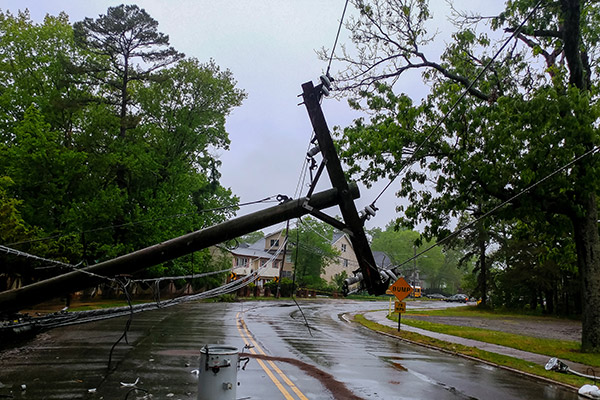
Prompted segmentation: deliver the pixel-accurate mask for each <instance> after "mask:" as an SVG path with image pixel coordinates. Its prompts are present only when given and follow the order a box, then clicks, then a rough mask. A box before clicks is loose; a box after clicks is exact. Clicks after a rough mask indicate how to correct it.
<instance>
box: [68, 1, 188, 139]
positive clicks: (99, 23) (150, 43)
mask: <svg viewBox="0 0 600 400" xmlns="http://www.w3.org/2000/svg"><path fill="white" fill-rule="evenodd" d="M73 28H74V31H75V40H76V42H77V43H78V44H79V45H80V46H82V47H84V48H85V49H88V50H89V51H91V52H93V53H95V54H97V55H100V56H104V57H106V58H107V59H108V60H109V61H110V63H109V69H104V68H103V67H102V66H101V65H94V66H90V67H91V68H92V69H93V68H99V69H100V70H101V71H102V72H103V73H105V75H102V79H103V80H104V82H105V83H106V84H107V85H108V87H109V88H110V89H112V90H116V93H115V98H114V99H113V100H112V101H113V102H114V103H115V104H116V105H118V108H119V117H120V120H121V125H120V128H119V136H120V137H125V135H126V131H127V129H128V128H129V127H133V126H135V119H134V118H129V116H128V114H127V108H128V105H129V104H130V100H131V98H130V95H129V92H128V89H129V84H130V82H132V81H144V80H149V79H151V76H152V73H153V72H154V71H156V70H158V69H160V68H163V67H165V66H167V65H169V64H172V63H173V62H175V61H177V60H179V59H181V58H183V56H184V55H183V54H182V53H179V52H178V51H176V50H175V49H174V48H173V47H169V36H167V35H165V34H164V33H161V32H158V22H157V21H156V20H155V19H153V18H152V17H151V16H150V15H149V14H148V13H147V12H146V11H145V10H144V9H143V8H142V9H140V8H139V7H138V6H136V5H124V4H122V5H120V6H117V7H110V8H109V9H108V11H107V13H106V15H100V16H99V17H98V18H97V19H95V20H93V19H91V18H85V19H84V20H83V21H79V22H76V23H75V24H74V25H73ZM136 59H140V60H141V62H139V61H138V62H137V63H136Z"/></svg>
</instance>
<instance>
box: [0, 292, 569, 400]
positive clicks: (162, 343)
mask: <svg viewBox="0 0 600 400" xmlns="http://www.w3.org/2000/svg"><path fill="white" fill-rule="evenodd" d="M300 304H301V307H302V312H303V313H301V312H300V310H299V309H298V308H297V307H296V306H295V305H294V303H292V302H241V303H189V304H182V305H179V306H176V307H172V308H169V309H159V310H156V311H151V312H146V313H142V314H137V315H135V317H134V319H133V323H132V325H131V330H130V332H129V334H128V337H129V344H126V343H124V342H123V343H120V344H119V345H118V346H116V349H115V353H114V354H113V362H112V364H111V369H110V370H108V369H107V361H108V354H109V351H110V348H111V347H112V345H113V344H114V343H115V341H116V340H117V339H118V338H119V337H120V336H121V334H122V332H123V327H124V325H125V321H126V318H116V319H111V320H105V321H97V322H93V323H88V324H84V325H78V326H71V327H64V328H57V329H54V330H51V331H48V332H46V333H44V334H42V335H38V337H36V338H35V339H34V340H32V341H30V342H28V343H26V344H25V345H23V346H22V347H19V348H16V349H12V350H10V351H4V352H2V353H0V397H8V398H13V399H94V400H95V399H124V398H125V397H126V396H128V395H129V393H130V391H131V390H132V389H131V386H125V385H122V384H121V382H123V383H133V382H136V381H137V382H138V383H137V385H136V387H138V388H139V389H140V390H139V391H137V392H133V393H132V394H131V395H129V397H128V398H129V399H134V398H135V399H143V398H147V399H149V398H154V399H170V398H173V399H194V398H196V397H197V392H198V380H197V377H196V375H194V374H193V373H192V372H193V371H194V370H197V369H198V358H199V354H200V349H201V348H202V346H203V345H205V344H225V345H229V346H234V347H236V348H238V349H240V350H242V348H243V347H244V346H245V345H246V344H248V345H252V346H254V347H253V348H251V349H249V350H244V351H245V352H246V353H250V354H249V355H250V356H251V359H250V362H249V363H248V365H247V367H246V368H245V370H243V371H242V370H240V371H239V372H238V381H239V386H238V388H237V398H238V399H241V398H244V399H257V400H262V399H286V400H289V399H297V400H305V399H311V400H331V399H336V400H340V399H341V400H346V399H369V400H376V399H386V400H387V399H411V400H415V399H438V400H443V399H482V400H483V399H486V400H488V399H502V400H504V399H556V400H563V399H564V400H571V399H573V400H574V399H577V398H578V397H577V395H576V394H575V392H574V391H573V390H566V389H563V388H561V387H558V386H555V385H552V384H547V383H541V382H539V381H536V380H532V379H529V378H526V377H523V376H521V375H518V374H514V373H511V372H507V371H505V370H501V369H498V368H494V367H491V366H488V365H485V364H481V363H478V362H473V361H469V360H466V359H463V358H459V357H456V356H452V355H448V354H445V353H441V352H438V351H435V350H430V349H426V348H423V347H420V346H416V345H411V344H407V343H404V342H400V341H399V340H397V339H394V338H389V337H387V336H383V335H379V334H377V333H373V332H371V331H369V330H367V329H365V328H363V327H362V326H359V325H357V324H355V323H351V322H349V321H348V320H347V319H346V318H344V314H345V313H353V312H360V311H361V310H362V311H365V310H373V309H385V308H387V306H388V305H387V303H385V302H377V303H374V302H355V301H349V300H337V301H321V300H316V301H315V300H311V301H302V302H301V303H300ZM303 314H304V316H303ZM304 317H306V321H307V322H308V324H306V323H305V319H304ZM22 385H24V387H25V389H22Z"/></svg>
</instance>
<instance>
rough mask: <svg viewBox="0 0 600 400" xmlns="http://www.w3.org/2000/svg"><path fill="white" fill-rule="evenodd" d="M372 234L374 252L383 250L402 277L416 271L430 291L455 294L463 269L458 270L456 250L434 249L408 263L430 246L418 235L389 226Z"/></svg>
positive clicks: (393, 225) (430, 243)
mask: <svg viewBox="0 0 600 400" xmlns="http://www.w3.org/2000/svg"><path fill="white" fill-rule="evenodd" d="M369 233H370V234H371V237H372V240H371V247H372V248H373V250H377V251H383V252H385V253H386V254H387V255H388V256H389V257H390V259H391V260H390V261H391V262H392V264H393V265H395V266H399V267H400V270H401V271H402V273H403V275H404V276H410V275H411V274H412V273H413V271H415V270H417V271H420V273H421V274H422V275H423V276H425V277H426V279H427V282H428V284H429V286H430V287H431V288H436V289H444V290H446V291H449V292H451V293H455V292H456V289H457V288H458V286H459V285H460V280H461V276H462V275H463V273H464V270H463V271H461V270H460V269H459V262H458V261H459V260H458V256H457V254H456V253H457V250H452V249H442V248H441V247H435V248H433V249H431V250H430V251H428V252H427V253H426V254H424V255H422V256H420V257H418V258H417V259H416V260H413V261H410V262H409V261H407V260H410V259H411V258H412V257H413V256H414V255H415V254H417V253H420V252H421V251H423V250H425V249H426V248H429V247H430V246H431V245H432V244H433V243H432V242H429V241H425V242H422V240H421V235H420V234H419V233H418V232H415V231H412V230H407V229H402V228H399V229H396V226H395V224H394V223H391V222H390V223H389V224H388V225H387V226H386V227H385V230H381V229H379V228H375V229H373V230H371V231H370V232H369Z"/></svg>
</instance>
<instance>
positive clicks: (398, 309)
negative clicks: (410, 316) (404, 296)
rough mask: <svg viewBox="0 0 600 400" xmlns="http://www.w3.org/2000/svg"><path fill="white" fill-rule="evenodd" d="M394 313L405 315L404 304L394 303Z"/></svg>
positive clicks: (402, 302) (400, 302) (401, 302)
mask: <svg viewBox="0 0 600 400" xmlns="http://www.w3.org/2000/svg"><path fill="white" fill-rule="evenodd" d="M394 312H397V313H405V312H406V302H404V301H397V302H396V303H394Z"/></svg>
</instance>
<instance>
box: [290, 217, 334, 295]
mask: <svg viewBox="0 0 600 400" xmlns="http://www.w3.org/2000/svg"><path fill="white" fill-rule="evenodd" d="M333 234H334V228H333V227H332V226H330V225H328V224H325V223H323V222H320V221H317V220H315V219H314V218H311V217H306V218H304V219H302V221H301V223H300V224H299V226H297V227H296V228H295V229H294V230H291V231H290V235H289V238H290V241H292V242H296V238H298V240H297V243H294V244H293V245H294V247H293V250H292V260H294V261H295V266H294V268H295V270H294V273H295V274H296V280H297V282H298V285H301V286H311V287H315V286H316V287H319V286H321V285H323V284H324V283H325V282H324V280H323V279H322V278H321V274H322V273H323V271H324V270H325V267H326V266H327V264H329V263H330V262H331V261H332V260H334V259H335V258H336V257H337V256H339V252H338V251H337V250H336V249H334V248H333V247H332V240H333Z"/></svg>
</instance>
